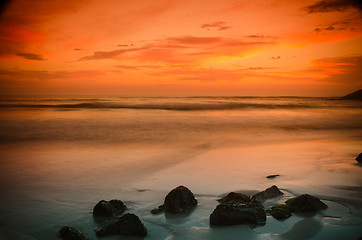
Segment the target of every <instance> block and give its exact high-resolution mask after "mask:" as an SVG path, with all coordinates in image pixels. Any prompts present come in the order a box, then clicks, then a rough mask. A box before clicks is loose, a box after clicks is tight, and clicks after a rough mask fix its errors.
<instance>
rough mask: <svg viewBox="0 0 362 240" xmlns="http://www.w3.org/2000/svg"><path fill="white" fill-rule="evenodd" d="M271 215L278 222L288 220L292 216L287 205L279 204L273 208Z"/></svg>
mask: <svg viewBox="0 0 362 240" xmlns="http://www.w3.org/2000/svg"><path fill="white" fill-rule="evenodd" d="M270 215H272V216H273V217H274V218H275V219H277V220H283V219H287V218H289V217H290V216H292V214H291V212H290V211H289V208H288V206H287V205H285V204H278V205H275V206H273V207H272V208H271V210H270Z"/></svg>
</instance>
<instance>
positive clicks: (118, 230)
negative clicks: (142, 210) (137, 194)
mask: <svg viewBox="0 0 362 240" xmlns="http://www.w3.org/2000/svg"><path fill="white" fill-rule="evenodd" d="M95 232H96V235H97V236H98V237H102V236H108V235H129V236H142V237H145V236H146V235H147V229H146V228H145V226H144V225H143V223H142V222H141V220H140V219H139V218H138V217H137V216H136V215H135V214H133V213H126V214H125V215H123V216H122V217H120V218H118V219H116V220H114V221H112V222H109V223H107V224H106V225H103V226H101V227H97V228H96V229H95Z"/></svg>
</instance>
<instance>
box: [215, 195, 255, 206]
mask: <svg viewBox="0 0 362 240" xmlns="http://www.w3.org/2000/svg"><path fill="white" fill-rule="evenodd" d="M217 201H218V202H220V203H222V204H227V203H244V204H245V203H248V202H250V197H249V196H247V195H245V194H243V193H235V192H231V193H229V194H228V195H226V196H225V197H223V198H221V199H219V200H217Z"/></svg>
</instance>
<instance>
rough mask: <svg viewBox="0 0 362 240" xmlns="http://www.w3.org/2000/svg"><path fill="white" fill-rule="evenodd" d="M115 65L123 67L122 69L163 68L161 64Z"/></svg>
mask: <svg viewBox="0 0 362 240" xmlns="http://www.w3.org/2000/svg"><path fill="white" fill-rule="evenodd" d="M115 67H117V68H122V69H129V70H138V69H142V68H146V69H158V68H161V66H158V65H135V66H131V65H117V66H115Z"/></svg>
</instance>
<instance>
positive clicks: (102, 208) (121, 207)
mask: <svg viewBox="0 0 362 240" xmlns="http://www.w3.org/2000/svg"><path fill="white" fill-rule="evenodd" d="M126 209H127V207H126V205H125V204H124V203H123V202H122V201H121V200H117V199H113V200H110V201H105V200H101V201H99V202H98V203H97V204H96V205H95V206H94V208H93V216H95V217H113V216H116V215H120V214H122V213H123V212H124V211H125V210H126ZM95 232H96V235H97V236H98V237H102V236H108V235H130V236H142V237H144V236H146V235H147V229H146V227H145V226H144V225H143V223H142V222H141V220H140V219H139V218H138V217H137V216H136V215H135V214H132V213H126V214H124V215H123V216H121V217H119V218H116V219H113V220H112V221H108V222H106V223H105V224H103V225H102V226H100V227H97V228H96V229H95ZM59 235H60V237H61V238H63V239H64V240H89V239H88V238H87V236H85V235H84V234H83V233H82V232H80V231H79V230H78V229H76V228H74V227H70V226H64V227H62V228H61V229H60V232H59Z"/></svg>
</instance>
